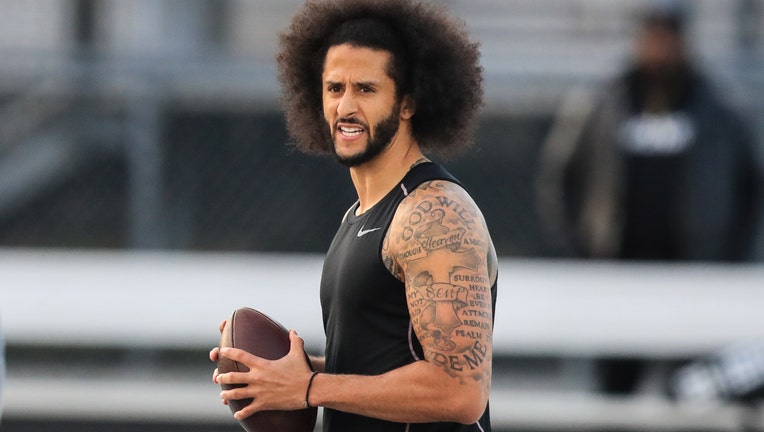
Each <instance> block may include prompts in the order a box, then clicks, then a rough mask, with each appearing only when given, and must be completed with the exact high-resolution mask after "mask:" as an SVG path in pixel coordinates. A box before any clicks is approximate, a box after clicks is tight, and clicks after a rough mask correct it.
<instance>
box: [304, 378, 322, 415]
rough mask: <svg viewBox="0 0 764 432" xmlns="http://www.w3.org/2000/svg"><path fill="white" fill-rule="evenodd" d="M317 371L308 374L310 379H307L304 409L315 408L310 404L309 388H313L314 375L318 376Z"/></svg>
mask: <svg viewBox="0 0 764 432" xmlns="http://www.w3.org/2000/svg"><path fill="white" fill-rule="evenodd" d="M318 374H319V372H318V371H313V373H311V374H310V378H308V386H307V388H306V389H305V408H315V407H316V405H312V404H311V403H310V388H311V387H313V380H315V378H316V375H318Z"/></svg>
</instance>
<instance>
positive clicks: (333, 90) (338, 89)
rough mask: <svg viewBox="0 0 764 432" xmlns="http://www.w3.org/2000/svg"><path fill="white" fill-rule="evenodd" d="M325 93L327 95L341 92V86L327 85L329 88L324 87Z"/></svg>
mask: <svg viewBox="0 0 764 432" xmlns="http://www.w3.org/2000/svg"><path fill="white" fill-rule="evenodd" d="M326 91H328V92H329V93H339V92H341V91H342V86H341V85H339V84H329V86H328V87H326Z"/></svg>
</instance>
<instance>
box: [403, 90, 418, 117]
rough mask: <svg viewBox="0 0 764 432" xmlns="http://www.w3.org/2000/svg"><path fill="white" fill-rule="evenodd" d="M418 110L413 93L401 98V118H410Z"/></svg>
mask: <svg viewBox="0 0 764 432" xmlns="http://www.w3.org/2000/svg"><path fill="white" fill-rule="evenodd" d="M415 112H416V103H415V102H414V98H413V97H412V96H411V95H405V96H403V100H401V120H409V119H410V118H411V117H413V116H414V113H415Z"/></svg>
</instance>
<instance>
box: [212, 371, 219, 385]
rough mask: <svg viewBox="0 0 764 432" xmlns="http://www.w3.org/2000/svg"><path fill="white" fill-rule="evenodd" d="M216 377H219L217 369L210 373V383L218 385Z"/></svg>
mask: <svg viewBox="0 0 764 432" xmlns="http://www.w3.org/2000/svg"><path fill="white" fill-rule="evenodd" d="M218 375H220V371H219V370H218V368H215V370H214V371H212V382H214V383H215V384H220V383H219V382H218Z"/></svg>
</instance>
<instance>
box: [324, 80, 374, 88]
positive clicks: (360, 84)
mask: <svg viewBox="0 0 764 432" xmlns="http://www.w3.org/2000/svg"><path fill="white" fill-rule="evenodd" d="M325 84H326V85H345V83H344V82H340V81H334V80H331V79H328V80H326V82H325ZM352 85H353V86H356V87H379V81H375V80H365V81H358V82H354V83H352Z"/></svg>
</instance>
